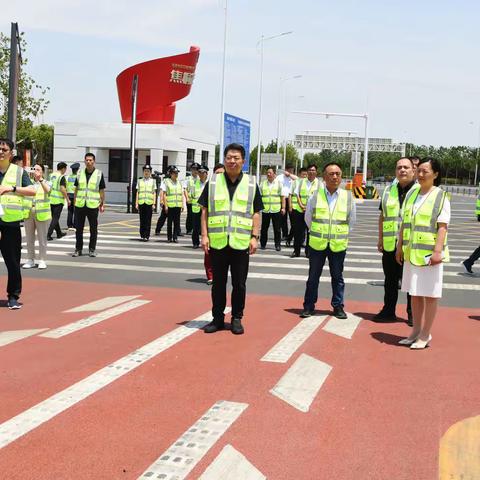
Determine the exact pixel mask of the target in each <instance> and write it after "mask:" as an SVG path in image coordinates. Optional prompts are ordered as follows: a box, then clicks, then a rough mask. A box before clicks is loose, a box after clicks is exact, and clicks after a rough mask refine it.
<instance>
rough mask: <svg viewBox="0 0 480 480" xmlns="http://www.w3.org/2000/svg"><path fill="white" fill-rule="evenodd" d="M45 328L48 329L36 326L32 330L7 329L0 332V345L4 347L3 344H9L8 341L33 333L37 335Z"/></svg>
mask: <svg viewBox="0 0 480 480" xmlns="http://www.w3.org/2000/svg"><path fill="white" fill-rule="evenodd" d="M45 330H48V328H36V329H33V330H9V331H6V332H0V347H4V346H5V345H9V344H10V343H13V342H16V341H18V340H22V339H24V338H28V337H31V336H33V335H37V334H38V333H40V332H44V331H45Z"/></svg>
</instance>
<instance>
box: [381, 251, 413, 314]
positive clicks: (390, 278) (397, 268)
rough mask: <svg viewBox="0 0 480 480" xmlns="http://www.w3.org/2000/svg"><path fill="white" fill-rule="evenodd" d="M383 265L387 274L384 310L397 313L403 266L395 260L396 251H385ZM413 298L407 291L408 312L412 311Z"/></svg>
mask: <svg viewBox="0 0 480 480" xmlns="http://www.w3.org/2000/svg"><path fill="white" fill-rule="evenodd" d="M382 267H383V273H384V274H385V286H384V291H385V294H384V298H383V303H384V306H383V311H384V312H385V313H388V314H391V315H395V309H396V307H397V301H398V286H399V283H400V282H401V280H402V274H403V266H402V265H400V264H399V263H398V262H397V261H396V260H395V251H393V252H383V255H382ZM411 311H412V306H411V298H410V295H409V294H408V293H407V313H411Z"/></svg>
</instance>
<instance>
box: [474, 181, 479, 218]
mask: <svg viewBox="0 0 480 480" xmlns="http://www.w3.org/2000/svg"><path fill="white" fill-rule="evenodd" d="M475 215H477V217H478V216H479V215H480V188H479V189H478V197H477V204H476V206H475Z"/></svg>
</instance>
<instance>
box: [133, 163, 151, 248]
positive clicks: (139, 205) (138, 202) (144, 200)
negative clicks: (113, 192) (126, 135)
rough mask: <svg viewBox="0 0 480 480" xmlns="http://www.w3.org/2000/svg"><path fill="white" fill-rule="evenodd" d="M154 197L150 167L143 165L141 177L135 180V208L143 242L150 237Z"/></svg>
mask: <svg viewBox="0 0 480 480" xmlns="http://www.w3.org/2000/svg"><path fill="white" fill-rule="evenodd" d="M155 197H156V184H155V180H154V179H153V178H152V167H151V166H150V165H144V167H143V177H142V178H140V179H139V180H138V182H137V195H136V198H135V208H136V209H137V210H138V214H139V215H140V238H141V239H142V241H143V242H148V240H149V238H150V230H151V228H152V213H153V205H155V203H156V202H155V200H156V198H155Z"/></svg>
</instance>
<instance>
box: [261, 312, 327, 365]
mask: <svg viewBox="0 0 480 480" xmlns="http://www.w3.org/2000/svg"><path fill="white" fill-rule="evenodd" d="M326 318H327V315H314V316H312V317H309V318H305V319H303V320H302V321H300V322H299V323H298V324H297V325H295V327H294V328H292V329H291V330H290V331H289V332H288V333H287V334H286V335H285V336H284V337H283V338H282V339H281V340H280V341H279V342H278V343H277V344H276V345H274V346H273V347H272V348H271V349H270V350H269V351H268V352H267V353H266V354H265V355H264V356H263V357H262V358H261V359H260V360H261V361H262V362H276V363H285V362H287V361H288V360H289V359H290V357H291V356H292V355H293V354H294V353H295V352H296V351H297V350H298V349H299V348H300V347H301V346H302V345H303V343H304V342H305V341H306V340H307V339H308V338H309V337H310V335H312V334H313V332H314V331H315V330H316V329H317V328H318V327H319V326H320V325H321V324H322V323H323V321H324V320H325V319H326Z"/></svg>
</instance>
